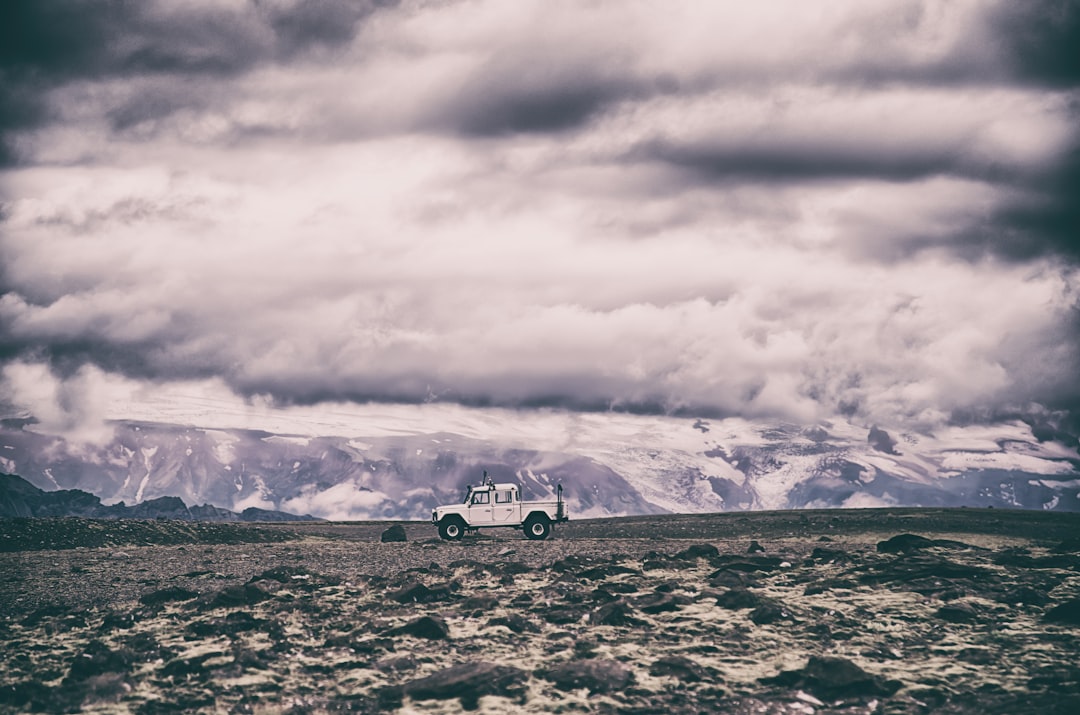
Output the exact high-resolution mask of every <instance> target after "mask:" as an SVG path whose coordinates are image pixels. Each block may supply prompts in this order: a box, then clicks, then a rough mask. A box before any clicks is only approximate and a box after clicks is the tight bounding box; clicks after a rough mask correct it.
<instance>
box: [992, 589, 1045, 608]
mask: <svg viewBox="0 0 1080 715" xmlns="http://www.w3.org/2000/svg"><path fill="white" fill-rule="evenodd" d="M998 601H999V602H1000V603H1008V604H1012V605H1021V606H1045V605H1046V604H1048V603H1050V596H1049V595H1048V594H1047V593H1046V591H1043V590H1040V589H1037V588H1033V587H1031V586H1020V587H1019V588H1015V589H1013V590H1011V591H1007V592H1006V593H1004V594H1002V595H1001V596H1000V597H999V598H998Z"/></svg>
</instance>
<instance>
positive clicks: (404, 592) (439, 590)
mask: <svg viewBox="0 0 1080 715" xmlns="http://www.w3.org/2000/svg"><path fill="white" fill-rule="evenodd" d="M451 596H453V591H452V585H451V584H439V585H437V586H431V587H429V586H425V585H424V584H422V583H420V582H419V581H410V582H408V583H406V584H405V585H404V586H402V587H401V588H399V589H398V590H397V591H394V592H393V593H391V594H389V596H388V597H389V598H390V600H391V601H397V602H398V603H431V602H432V601H445V600H447V599H448V598H450V597H451Z"/></svg>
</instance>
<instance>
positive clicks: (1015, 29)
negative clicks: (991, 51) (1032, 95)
mask: <svg viewBox="0 0 1080 715" xmlns="http://www.w3.org/2000/svg"><path fill="white" fill-rule="evenodd" d="M993 26H994V29H995V30H996V33H997V36H998V37H999V38H1000V39H1001V41H1002V42H1003V43H1004V44H1005V45H1006V47H1008V49H1009V52H1010V60H1011V66H1012V70H1013V74H1014V76H1015V77H1016V78H1017V79H1019V80H1020V81H1022V82H1032V83H1036V84H1042V85H1046V86H1050V87H1076V86H1078V85H1080V52H1078V51H1077V48H1078V47H1080V3H1077V2H1076V0H1030V1H1028V2H1019V3H1006V4H1004V5H1003V6H1001V7H1000V8H999V9H998V10H997V12H995V13H994V18H993Z"/></svg>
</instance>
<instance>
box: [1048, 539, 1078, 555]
mask: <svg viewBox="0 0 1080 715" xmlns="http://www.w3.org/2000/svg"><path fill="white" fill-rule="evenodd" d="M1050 550H1051V551H1052V552H1054V553H1055V554H1080V536H1070V537H1069V538H1067V539H1065V540H1064V541H1062V542H1061V543H1060V544H1058V545H1057V546H1055V547H1054V548H1052V549H1050Z"/></svg>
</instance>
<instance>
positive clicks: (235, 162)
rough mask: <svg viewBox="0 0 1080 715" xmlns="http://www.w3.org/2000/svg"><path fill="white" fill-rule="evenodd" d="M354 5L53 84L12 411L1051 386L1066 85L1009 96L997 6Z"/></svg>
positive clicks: (1013, 82)
mask: <svg viewBox="0 0 1080 715" xmlns="http://www.w3.org/2000/svg"><path fill="white" fill-rule="evenodd" d="M1050 4H1052V3H1041V4H1036V5H1035V6H1033V7H1036V8H1042V7H1048V6H1049V5H1050ZM305 8H306V9H305ZM364 8H365V9H364V10H363V11H362V12H360V11H355V10H354V9H349V6H348V4H342V3H338V2H332V1H330V0H326V1H325V2H320V3H314V4H311V5H309V6H304V5H301V4H296V3H287V2H280V3H269V4H267V3H254V4H252V3H244V2H209V0H207V1H206V2H189V3H183V4H177V3H154V4H150V5H147V6H145V7H143V8H141V9H139V10H132V11H131V12H132V13H134V14H133V15H131V16H123V17H118V18H116V21H117V22H118V23H121V25H122V24H123V23H124V22H130V24H131V28H132V32H131V34H130V35H128V36H127V39H123V40H117V39H115V38H114V39H113V40H111V41H110V42H107V43H105V44H104V45H103V47H105V48H106V49H104V50H101V55H100V56H96V55H95V60H94V62H91V63H89V64H90V65H92V66H93V67H94V68H97V69H95V70H94V71H92V72H91V71H89V70H88V71H86V72H81V71H76V69H77V68H74V67H71V68H68V69H69V71H68V72H67V74H63V76H62V78H58V79H57V80H56V81H54V82H53V83H52V84H50V85H48V88H47V90H46V91H44V92H43V93H42V95H41V101H42V102H43V104H44V106H45V107H47V110H48V111H47V112H45V113H44V115H43V116H44V117H46V118H43V119H41V120H40V121H38V122H36V123H33V124H32V125H20V126H19V127H18V128H17V129H15V130H12V131H10V132H9V134H10V143H11V144H12V146H14V147H15V148H16V150H17V152H18V153H19V156H20V157H21V159H20V161H19V163H16V164H14V165H12V166H11V167H10V168H8V169H6V170H4V171H3V173H2V174H0V195H2V197H3V200H4V212H3V217H4V218H3V232H2V234H0V251H2V256H3V274H2V280H3V288H4V291H3V294H2V295H0V329H2V330H3V334H4V338H5V342H6V343H8V344H9V345H11V346H12V347H11V349H10V350H8V351H7V352H6V353H5V354H6V355H7V356H8V357H7V358H6V359H7V361H8V362H7V367H6V368H5V369H4V385H5V392H6V399H7V401H8V402H9V403H11V404H14V405H17V406H19V407H20V408H21V409H23V410H29V411H31V412H32V413H33V414H34V415H35V416H36V417H37V418H38V419H39V420H41V422H42V425H43V428H45V429H48V430H58V431H59V430H63V429H75V425H92V424H95V423H97V422H99V420H97V418H96V417H95V416H94V410H93V409H92V407H89V406H87V405H92V404H93V402H94V398H93V392H94V390H95V389H97V388H96V387H95V385H100V384H103V383H107V382H110V381H111V383H110V384H121V383H123V384H128V383H127V381H131V383H130V384H131V385H132V386H133V387H132V388H131V389H136V388H135V387H134V386H135V385H136V384H138V383H139V382H140V381H143V384H154V383H157V382H162V381H169V380H186V379H202V378H211V377H217V378H220V379H221V380H222V381H223V382H224V383H225V384H227V385H229V386H230V388H232V389H233V390H236V391H238V392H240V393H243V394H265V395H270V396H272V397H273V398H275V399H279V400H281V401H284V402H290V401H300V402H308V401H320V400H332V399H336V400H342V399H357V400H367V399H376V400H387V401H404V402H419V401H426V400H433V399H438V400H449V401H461V402H464V403H467V404H476V405H503V406H521V405H523V406H540V405H558V406H564V407H570V408H573V409H590V410H593V409H601V410H602V409H608V408H616V409H634V410H639V409H643V410H651V411H660V412H664V411H673V410H684V411H686V412H690V413H701V414H738V415H744V416H748V417H759V416H779V417H783V418H786V419H792V420H798V421H804V422H812V421H815V420H818V419H823V418H827V417H829V416H832V415H835V414H837V413H844V414H849V415H855V416H857V417H858V418H859V419H863V420H865V421H867V422H874V421H880V422H883V423H889V424H897V423H903V424H910V425H933V424H938V423H940V422H942V421H946V420H948V419H950V418H952V417H955V416H956V415H957V414H965V415H980V414H993V413H995V412H998V411H1003V410H1011V409H1018V408H1025V407H1026V406H1027V405H1028V404H1029V403H1033V402H1034V403H1045V404H1051V403H1054V401H1055V400H1057V401H1059V402H1061V401H1064V403H1065V406H1068V405H1069V404H1072V403H1075V402H1077V401H1080V392H1078V388H1077V386H1076V384H1075V374H1076V372H1075V371H1076V369H1077V368H1078V365H1080V363H1078V361H1077V352H1076V347H1077V339H1076V333H1077V324H1076V318H1075V315H1076V307H1077V305H1078V289H1080V274H1078V273H1077V269H1076V265H1077V264H1076V262H1075V261H1074V260H1073V258H1072V257H1071V256H1070V255H1069V254H1068V252H1067V251H1065V253H1062V246H1065V247H1066V248H1067V244H1064V243H1062V241H1061V240H1060V239H1059V238H1058V237H1057V236H1058V234H1057V233H1054V232H1053V231H1051V230H1050V229H1049V228H1047V226H1049V225H1050V224H1052V223H1053V221H1054V220H1055V219H1054V218H1053V217H1054V216H1055V215H1056V214H1053V212H1054V211H1055V210H1057V209H1056V208H1055V207H1056V204H1055V201H1057V199H1058V198H1060V197H1059V196H1058V195H1057V194H1056V193H1055V191H1058V189H1060V182H1059V181H1058V179H1057V178H1055V177H1058V176H1059V175H1060V174H1061V166H1062V161H1064V158H1066V157H1068V156H1070V154H1069V152H1071V151H1074V149H1073V147H1075V146H1076V143H1077V139H1078V137H1077V131H1076V126H1077V123H1076V109H1075V108H1076V106H1077V100H1078V97H1080V95H1078V92H1077V89H1076V88H1075V87H1074V86H1073V85H1070V84H1068V83H1064V84H1063V83H1061V82H1057V83H1056V84H1055V83H1053V82H1042V83H1040V82H1034V81H1032V82H1028V81H1023V79H1022V76H1023V71H1022V70H1024V66H1023V63H1022V62H1020V60H1018V59H1017V57H1016V56H1014V55H1013V54H1010V50H1009V46H1008V43H1007V42H1005V41H1004V40H1003V39H1002V38H1003V37H1005V36H1004V35H1002V32H1003V30H1002V27H1001V22H1002V17H1005V16H1007V15H1008V14H1009V13H1010V12H1013V11H1011V10H1010V9H1009V6H1008V4H1007V3H1003V2H974V1H972V2H956V1H952V2H937V1H933V0H919V1H917V0H892V1H891V2H886V3H877V4H875V5H874V7H873V8H871V7H870V6H869V5H867V4H866V3H862V2H854V1H846V0H845V1H840V0H834V1H832V2H825V3H813V4H807V3H800V2H792V3H768V4H758V5H749V6H748V5H745V4H742V3H739V4H736V3H711V4H710V3H705V4H703V3H695V2H685V3H683V2H676V3H671V4H666V5H665V6H664V7H663V8H659V7H658V6H656V5H655V4H654V3H644V2H640V3H634V2H631V3H625V2H600V3H590V4H587V5H582V4H581V3H576V2H520V3H510V4H507V3H502V2H494V1H476V2H450V3H425V2H406V3H402V4H401V5H398V6H386V7H376V6H375V5H372V6H371V7H370V8H369V7H367V6H364ZM1017 12H1019V11H1017ZM1032 12H1034V11H1032ZM304 13H306V14H304ZM1021 15H1022V13H1021ZM1021 19H1023V18H1021ZM225 20H227V22H226V21H225ZM162 28H166V29H169V30H171V31H173V32H172V34H169V35H168V36H169V37H170V38H172V39H170V40H168V41H167V42H165V41H157V40H156V39H155V38H157V39H160V37H164V35H159V34H155V33H160V32H161V31H162ZM109 37H111V35H110V36H109ZM155 53H156V54H155ZM1021 59H1024V58H1021ZM95 63H96V64H95ZM1025 71H1026V70H1025ZM59 76H60V73H58V77H59ZM1065 168H1066V169H1068V166H1066V167H1065ZM1055 182H1058V183H1055ZM1031 212H1034V216H1035V218H1036V219H1040V220H1041V219H1042V218H1043V214H1044V213H1045V214H1046V215H1047V216H1049V218H1046V219H1045V220H1042V222H1041V223H1040V222H1039V221H1034V222H1033V221H1032V219H1031V216H1032V215H1033V214H1032V213H1031ZM1040 212H1043V213H1040ZM1018 216H1019V217H1020V218H1017V217H1018ZM1055 230H1056V229H1055ZM121 376H124V377H121ZM1070 401H1072V402H1070ZM84 403H85V404H84ZM76 405H79V406H76ZM1058 406H1060V405H1058ZM65 426H66V427H65ZM87 428H88V429H89V427H87ZM80 429H81V427H80ZM361 496H362V495H361ZM350 498H351V497H350ZM311 508H312V509H316V508H322V506H321V505H319V504H314V503H313V504H312V506H311Z"/></svg>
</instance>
